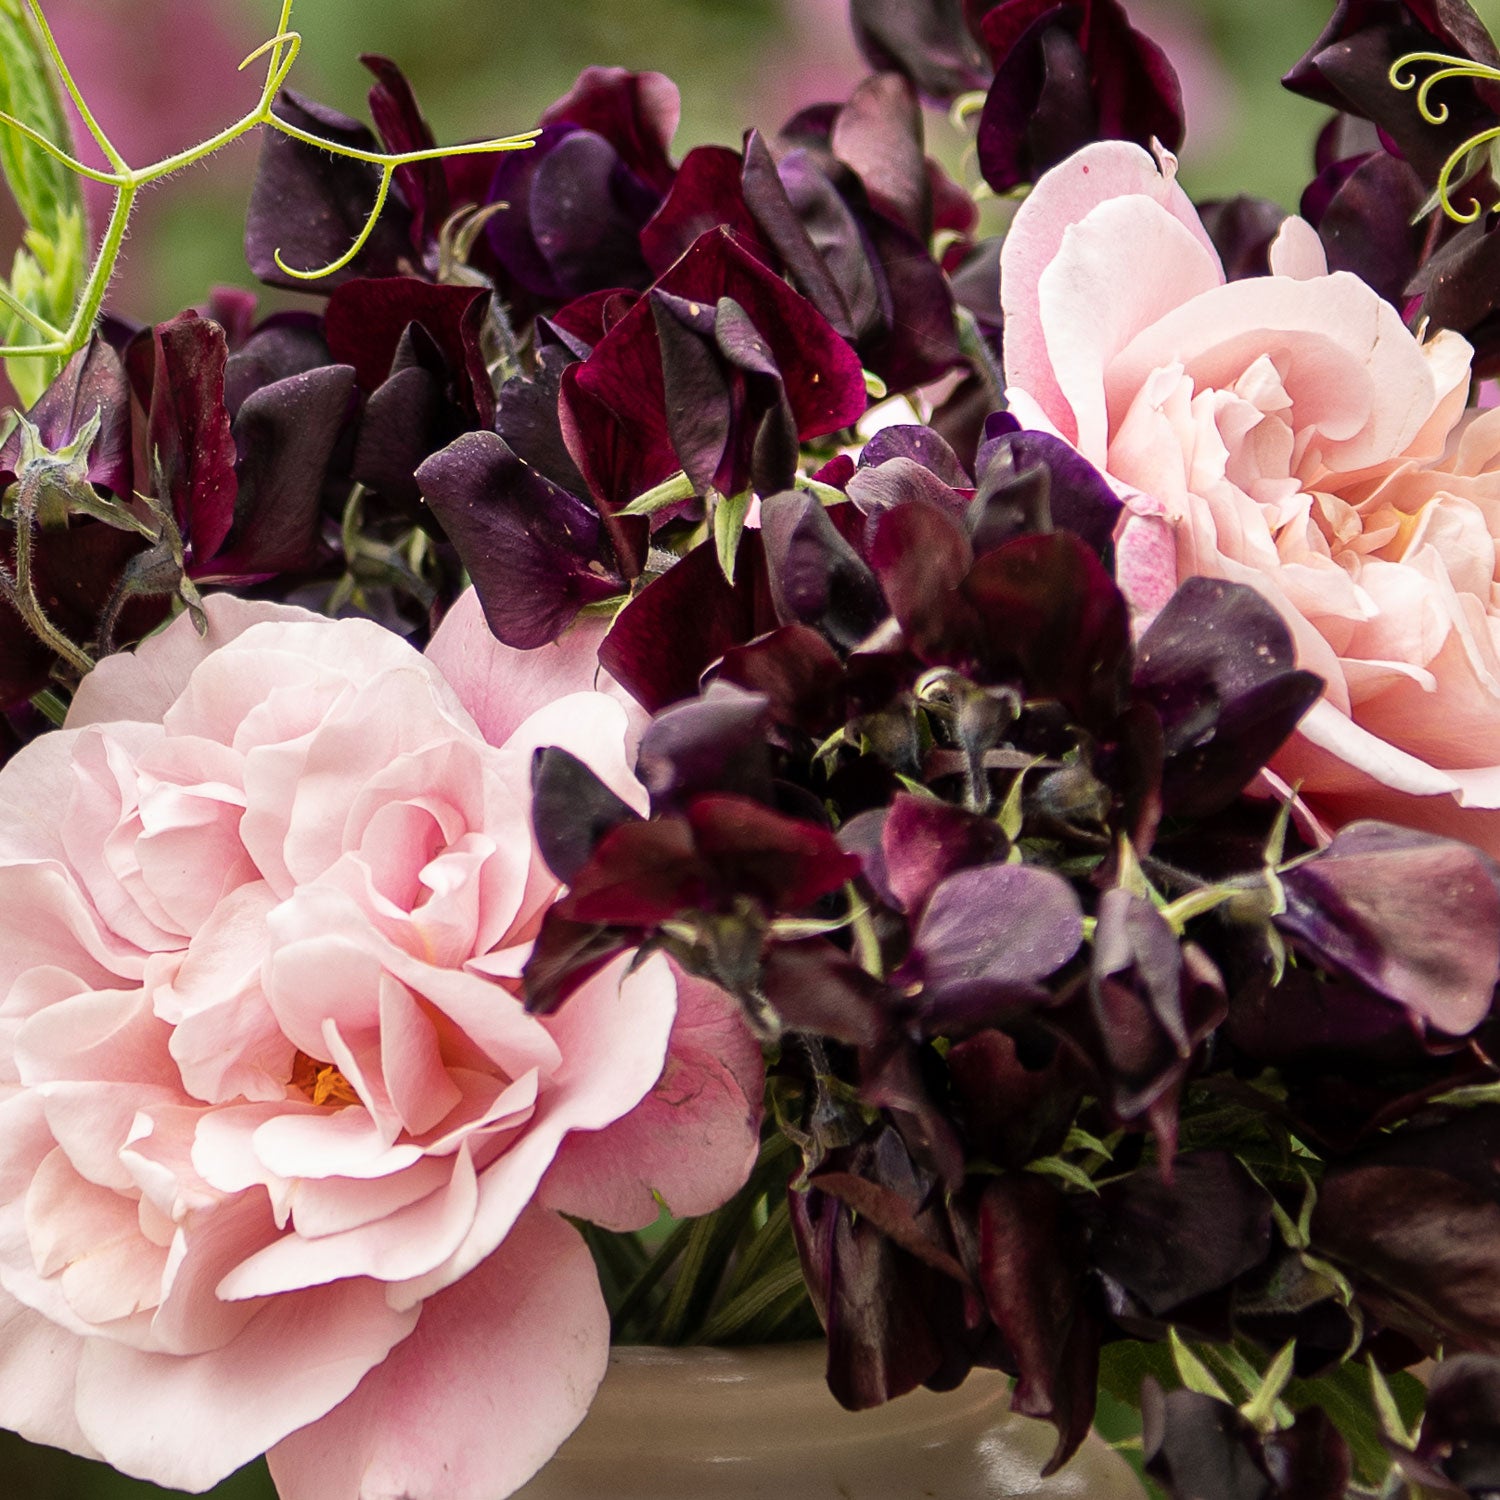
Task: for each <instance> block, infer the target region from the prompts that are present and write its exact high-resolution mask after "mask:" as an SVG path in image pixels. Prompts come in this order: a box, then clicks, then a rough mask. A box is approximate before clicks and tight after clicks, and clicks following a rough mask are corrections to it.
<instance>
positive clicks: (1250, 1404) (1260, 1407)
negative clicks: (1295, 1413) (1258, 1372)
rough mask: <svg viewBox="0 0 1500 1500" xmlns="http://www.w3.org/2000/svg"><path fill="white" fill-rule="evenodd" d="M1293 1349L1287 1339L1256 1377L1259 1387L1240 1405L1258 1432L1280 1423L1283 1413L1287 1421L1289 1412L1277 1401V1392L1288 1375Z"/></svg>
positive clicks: (1241, 1410) (1293, 1353)
mask: <svg viewBox="0 0 1500 1500" xmlns="http://www.w3.org/2000/svg"><path fill="white" fill-rule="evenodd" d="M1296 1352H1297V1341H1296V1340H1295V1339H1288V1340H1287V1341H1286V1343H1284V1344H1283V1345H1282V1346H1281V1348H1280V1350H1279V1351H1278V1352H1277V1355H1276V1358H1275V1359H1273V1360H1272V1361H1271V1363H1270V1364H1269V1365H1268V1366H1267V1367H1266V1373H1265V1374H1264V1375H1262V1376H1261V1378H1260V1389H1259V1390H1257V1391H1256V1393H1255V1394H1254V1395H1253V1396H1252V1397H1251V1398H1250V1399H1249V1400H1248V1401H1247V1402H1246V1403H1245V1404H1244V1405H1243V1406H1242V1407H1241V1408H1240V1413H1241V1415H1242V1416H1244V1418H1245V1420H1246V1421H1248V1422H1249V1423H1250V1425H1251V1426H1252V1427H1254V1428H1255V1429H1256V1430H1257V1431H1259V1432H1270V1431H1273V1430H1274V1429H1275V1428H1277V1427H1279V1426H1281V1425H1282V1422H1283V1416H1284V1417H1285V1418H1286V1420H1287V1421H1290V1417H1291V1413H1290V1412H1288V1411H1287V1410H1286V1408H1285V1407H1284V1406H1283V1405H1282V1402H1281V1393H1282V1392H1283V1391H1284V1390H1285V1389H1286V1386H1287V1382H1288V1381H1289V1380H1290V1379H1291V1378H1292V1361H1293V1359H1294V1357H1295V1355H1296Z"/></svg>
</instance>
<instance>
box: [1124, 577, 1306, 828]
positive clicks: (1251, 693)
mask: <svg viewBox="0 0 1500 1500" xmlns="http://www.w3.org/2000/svg"><path fill="white" fill-rule="evenodd" d="M1295 661H1296V652H1295V650H1294V649H1293V646H1292V638H1291V633H1290V632H1289V631H1288V630H1287V627H1286V624H1285V622H1284V621H1283V620H1282V618H1281V616H1280V615H1279V614H1278V613H1277V612H1276V610H1275V609H1274V608H1273V607H1272V606H1271V605H1270V604H1268V603H1267V602H1266V601H1265V600H1264V599H1263V598H1262V597H1261V596H1260V595H1259V594H1257V593H1255V592H1254V590H1251V589H1241V588H1237V587H1235V586H1233V585H1229V584H1225V583H1223V582H1221V581H1219V580H1216V579H1209V578H1190V579H1188V580H1186V581H1185V582H1184V584H1183V585H1182V587H1181V588H1179V589H1178V590H1177V592H1176V593H1175V594H1173V596H1172V598H1171V599H1170V600H1169V601H1168V602H1167V604H1166V606H1165V607H1164V608H1163V610H1162V612H1161V614H1160V615H1158V616H1157V618H1156V619H1155V620H1154V621H1153V622H1152V624H1151V628H1150V629H1149V630H1148V631H1147V632H1146V634H1145V636H1144V637H1143V638H1142V640H1141V643H1140V647H1139V649H1138V651H1137V655H1136V667H1135V687H1136V691H1137V692H1138V693H1139V694H1140V695H1141V696H1142V697H1143V698H1145V699H1146V701H1148V702H1149V703H1150V704H1151V705H1152V707H1153V708H1155V710H1156V712H1157V715H1158V717H1159V718H1160V719H1161V725H1162V734H1163V751H1164V755H1165V758H1166V768H1165V771H1164V774H1163V779H1162V798H1163V804H1164V807H1165V809H1166V810H1167V811H1168V812H1169V813H1175V814H1180V815H1187V816H1201V815H1202V814H1204V813H1208V812H1212V811H1214V810H1216V809H1217V808H1220V807H1223V806H1225V805H1226V804H1227V803H1228V802H1229V801H1230V800H1231V799H1232V798H1234V797H1235V796H1237V795H1238V794H1239V792H1240V791H1242V790H1243V789H1244V787H1245V785H1246V784H1247V783H1248V782H1249V780H1250V778H1251V777H1252V776H1254V775H1255V773H1256V772H1257V771H1258V770H1259V769H1260V768H1261V766H1263V765H1264V764H1265V763H1266V761H1267V760H1269V759H1270V757H1271V756H1272V755H1274V754H1275V753H1276V751H1277V750H1279V749H1280V748H1281V745H1282V744H1283V743H1284V741H1285V740H1286V738H1287V736H1288V735H1289V734H1291V732H1292V730H1293V729H1294V728H1295V727H1296V725H1297V721H1298V720H1299V719H1301V717H1302V715H1303V714H1305V713H1306V712H1307V710H1308V709H1309V708H1311V707H1312V705H1313V704H1314V703H1315V702H1316V701H1317V699H1318V696H1319V694H1320V693H1321V692H1322V687H1323V684H1322V680H1321V679H1320V678H1318V677H1316V676H1315V675H1314V674H1313V673H1311V672H1304V671H1301V670H1299V669H1298V668H1297V667H1296V666H1295Z"/></svg>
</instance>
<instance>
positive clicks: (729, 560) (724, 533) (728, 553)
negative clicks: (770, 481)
mask: <svg viewBox="0 0 1500 1500" xmlns="http://www.w3.org/2000/svg"><path fill="white" fill-rule="evenodd" d="M749 514H750V491H749V490H742V491H741V492H740V493H739V494H738V495H724V496H722V497H721V498H720V500H719V503H718V504H717V505H715V506H714V546H715V547H716V548H717V549H718V553H719V566H720V567H721V568H722V569H723V570H724V576H725V578H727V579H728V580H729V582H730V583H733V582H734V559H735V557H736V556H737V555H738V553H739V550H740V538H741V537H742V536H743V535H744V533H745V517H746V516H747V515H749Z"/></svg>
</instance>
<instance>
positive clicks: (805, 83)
mask: <svg viewBox="0 0 1500 1500" xmlns="http://www.w3.org/2000/svg"><path fill="white" fill-rule="evenodd" d="M1486 4H1487V5H1488V6H1489V7H1490V9H1491V10H1494V11H1496V12H1500V0H1486ZM47 9H48V14H49V16H51V17H52V19H53V20H54V22H55V24H56V27H57V30H58V33H59V35H60V37H61V39H62V41H63V43H64V46H65V48H66V49H67V51H68V53H69V55H70V57H71V58H73V59H74V61H75V66H76V71H77V73H78V75H79V76H80V79H81V80H82V81H83V83H84V84H85V86H86V87H87V89H88V90H89V93H90V97H91V99H92V100H93V101H94V102H95V105H96V113H97V114H98V115H99V116H100V118H101V120H103V121H104V122H105V124H106V126H107V128H109V129H111V130H112V131H114V132H115V133H116V135H117V138H118V140H119V142H120V144H121V145H122V147H124V149H125V151H126V155H127V157H131V158H132V159H133V160H134V159H138V158H139V159H145V158H148V157H154V156H157V155H161V154H165V153H166V152H168V151H170V150H172V149H174V148H175V147H176V146H179V145H181V144H183V143H184V142H186V141H187V140H189V139H190V138H201V137H202V136H205V135H207V134H209V133H210V132H211V131H212V130H213V128H214V127H215V126H216V125H217V124H220V123H223V122H224V121H225V120H227V119H228V118H230V117H231V116H232V114H233V112H234V110H235V108H236V106H237V105H241V104H243V103H245V102H248V100H249V99H250V98H251V97H253V93H254V87H253V83H252V81H251V78H250V76H248V75H245V76H236V74H235V72H234V67H235V64H236V62H237V61H238V60H239V58H240V57H241V56H243V55H244V54H245V53H247V52H248V51H250V49H251V48H252V47H254V46H256V45H257V44H258V43H259V42H260V41H262V40H263V39H264V37H265V36H266V35H268V34H269V32H270V29H271V27H272V26H273V25H274V23H275V20H276V14H277V6H276V4H275V0H50V3H49V4H48V7H47ZM1130 10H1131V14H1132V17H1133V19H1134V20H1135V22H1136V24H1137V25H1138V26H1140V27H1141V28H1142V29H1143V30H1145V31H1146V32H1147V33H1148V34H1149V35H1151V36H1153V37H1155V38H1156V39H1157V40H1158V41H1159V42H1160V43H1161V44H1162V45H1163V46H1164V47H1166V49H1167V50H1168V52H1169V54H1170V55H1171V56H1172V57H1173V59H1174V61H1175V62H1176V63H1177V65H1178V69H1179V72H1180V74H1181V76H1182V79H1183V86H1184V92H1185V95H1186V100H1187V109H1188V128H1189V136H1188V143H1187V148H1186V150H1185V152H1184V153H1183V179H1184V182H1185V183H1186V185H1187V186H1188V188H1189V190H1190V191H1192V192H1194V193H1195V194H1219V193H1229V192H1235V191H1241V192H1255V193H1262V194H1265V195H1266V196H1269V197H1272V198H1275V199H1277V200H1279V201H1281V202H1282V203H1284V204H1286V205H1287V206H1289V207H1291V206H1295V204H1296V201H1297V197H1298V195H1299V194H1300V192H1301V189H1302V187H1303V185H1304V183H1305V182H1306V180H1307V176H1308V166H1309V162H1310V151H1311V140H1312V136H1313V134H1314V132H1315V130H1316V127H1317V124H1318V122H1319V119H1320V113H1321V112H1320V111H1319V110H1318V109H1317V108H1316V107H1315V106H1313V105H1310V104H1308V103H1306V102H1305V101H1303V100H1300V99H1296V98H1293V97H1292V96H1290V95H1288V94H1286V93H1284V92H1283V91H1282V90H1281V88H1280V87H1279V85H1278V79H1279V77H1280V75H1281V74H1282V72H1283V71H1285V69H1286V68H1287V67H1288V66H1289V65H1290V64H1291V63H1292V62H1293V61H1294V60H1295V59H1296V57H1297V56H1298V55H1300V53H1301V51H1302V50H1303V49H1304V47H1305V46H1306V45H1307V43H1308V42H1309V41H1311V40H1312V38H1313V37H1314V36H1315V35H1316V34H1317V32H1318V30H1319V28H1320V26H1321V25H1322V22H1323V20H1324V19H1325V17H1326V15H1327V13H1328V4H1327V3H1326V0H1146V3H1143V4H1133V5H1131V7H1130ZM295 24H296V26H297V27H298V29H299V30H300V31H301V32H302V33H303V35H304V37H305V39H306V46H305V48H304V51H303V55H302V59H301V61H300V62H299V64H298V68H297V72H296V73H295V75H294V77H293V85H294V86H295V87H297V88H298V89H300V90H301V91H303V92H305V93H309V94H312V95H313V96H315V97H316V98H319V99H321V100H322V101H323V102H325V103H328V104H331V105H334V106H336V107H338V108H340V109H342V110H344V111H345V112H347V113H350V114H358V115H363V113H364V93H365V87H366V83H367V81H368V80H367V75H366V74H365V73H364V70H363V69H362V68H361V67H360V65H359V62H358V54H359V53H360V52H362V51H371V52H382V53H385V54H387V55H389V56H391V57H394V58H396V59H397V60H398V61H399V62H400V63H401V65H402V66H403V67H404V68H405V69H406V70H407V72H408V74H409V75H410V77H411V79H412V81H413V83H414V84H415V86H416V90H417V94H418V97H419V98H420V99H421V101H422V103H423V105H424V107H425V109H426V112H427V114H428V117H429V119H430V120H431V122H432V124H433V127H434V129H435V131H436V132H437V134H438V136H439V138H440V139H443V140H459V139H464V138H473V137H477V136H481V135H494V134H502V133H505V132H509V131H515V130H522V129H526V128H528V127H529V126H530V125H532V124H533V123H534V122H535V119H536V116H537V113H538V111H539V110H541V109H542V108H543V107H544V106H545V105H546V104H548V103H549V102H550V101H551V100H553V99H555V98H556V97H557V96H558V95H559V94H560V93H562V92H563V91H564V90H565V89H566V88H567V87H568V85H569V84H570V83H571V82H572V80H573V78H574V77H575V75H576V74H577V72H578V70H579V69H580V68H581V67H583V66H584V65H585V64H588V63H612V64H620V65H623V66H626V67H631V68H655V69H659V70H660V71H662V72H665V73H667V74H668V75H669V76H671V77H673V78H674V79H675V80H676V81H677V82H678V84H679V85H680V87H681V89H682V93H683V123H682V129H681V131H680V133H679V136H678V149H679V152H681V151H684V150H686V149H687V148H688V147H690V146H693V145H696V144H699V143H701V142H704V141H722V142H726V143H736V144H737V143H738V141H739V138H740V135H741V133H742V131H743V130H744V129H745V128H746V127H747V126H748V125H751V124H755V125H759V126H761V127H762V128H765V129H774V128H775V127H776V126H777V125H779V124H780V122H781V121H782V120H783V119H785V118H786V116H787V115H788V114H790V113H791V111H792V110H793V109H795V108H797V107H799V106H800V105H802V104H806V103H809V102H812V101H813V100H816V99H824V98H837V97H841V96H842V95H843V94H844V93H845V92H846V91H847V89H848V87H849V86H850V84H851V83H852V82H853V81H854V80H855V79H857V78H858V77H859V76H860V73H861V71H862V67H861V64H860V61H859V59H858V56H857V54H856V53H855V50H854V47H853V45H852V43H851V41H850V38H849V35H848V27H847V22H846V0H569V3H566V4H560V5H554V6H548V7H546V8H539V7H536V6H534V5H532V4H530V3H529V0H299V4H298V5H297V9H296V12H295ZM945 137H946V139H945ZM933 146H934V148H935V149H936V150H937V151H938V152H939V153H940V154H942V155H944V156H945V157H948V158H949V159H950V160H954V159H956V156H957V151H958V146H959V141H958V138H957V137H956V136H954V135H953V134H952V133H951V132H950V131H949V129H948V127H947V125H946V123H945V122H943V121H941V120H935V121H934V124H933ZM254 159H255V148H254V145H253V143H249V142H247V143H242V144H241V145H240V146H239V147H237V148H235V149H233V150H231V151H230V152H228V153H226V154H225V156H224V157H221V158H219V159H216V160H215V161H214V162H212V163H210V164H207V165H205V166H201V167H198V168H195V169H193V170H192V171H190V172H189V173H187V174H185V176H184V177H183V178H179V179H175V180H173V181H172V182H171V183H169V184H166V185H163V186H162V187H161V188H159V189H157V190H156V191H155V192H154V194H153V196H151V197H148V198H147V199H146V200H145V201H144V202H143V204H142V206H141V209H140V210H139V212H138V214H137V219H136V225H135V228H134V229H133V232H132V238H131V241H130V244H129V247H128V254H127V257H126V261H125V264H124V268H123V271H122V275H121V279H120V281H119V283H118V284H117V287H116V292H115V297H114V301H115V304H116V306H117V307H118V308H119V310H120V311H122V312H125V313H128V314H130V315H133V316H135V317H140V318H160V317H164V316H167V315H168V314H170V313H172V312H174V311H176V310H177V309H179V308H180V307H182V306H184V305H186V304H191V303H193V302H196V301H199V300H201V299H202V297H203V295H204V293H205V292H206V290H207V289H208V288H209V286H211V285H212V284H213V283H215V282H224V283H246V284H248V279H247V277H246V274H245V270H244V266H243V261H242V257H241V253H240V238H239V225H240V219H241V215H242V212H243V205H244V201H245V193H246V189H247V185H248V182H249V178H250V174H251V172H252V171H253V167H254Z"/></svg>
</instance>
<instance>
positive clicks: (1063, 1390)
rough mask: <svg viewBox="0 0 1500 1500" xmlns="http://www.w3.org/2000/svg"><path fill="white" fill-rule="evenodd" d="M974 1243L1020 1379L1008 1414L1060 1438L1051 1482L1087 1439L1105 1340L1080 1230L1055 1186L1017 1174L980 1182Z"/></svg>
mask: <svg viewBox="0 0 1500 1500" xmlns="http://www.w3.org/2000/svg"><path fill="white" fill-rule="evenodd" d="M971 1233H972V1235H973V1239H974V1242H975V1249H976V1251H977V1280H978V1282H979V1287H980V1291H981V1293H982V1295H983V1297H984V1306H985V1311H986V1312H988V1314H989V1315H990V1318H991V1319H992V1321H993V1323H994V1325H995V1329H996V1331H997V1333H998V1334H999V1337H1000V1339H1001V1341H1002V1343H1003V1345H1004V1347H1005V1350H1006V1355H1007V1358H1006V1361H1005V1368H1007V1369H1009V1370H1012V1371H1013V1372H1014V1373H1015V1375H1016V1377H1017V1378H1016V1387H1015V1391H1014V1393H1013V1394H1012V1396H1011V1409H1012V1410H1013V1411H1018V1412H1020V1413H1021V1414H1022V1415H1023V1416H1028V1417H1038V1418H1041V1419H1042V1420H1044V1421H1048V1422H1051V1423H1052V1424H1053V1426H1054V1427H1056V1428H1057V1446H1056V1447H1055V1448H1054V1449H1053V1452H1052V1456H1051V1458H1050V1459H1049V1460H1048V1461H1047V1463H1046V1465H1045V1466H1044V1467H1043V1469H1042V1473H1043V1475H1047V1474H1052V1473H1055V1472H1056V1471H1057V1470H1058V1469H1060V1468H1061V1467H1062V1466H1063V1464H1065V1463H1066V1462H1067V1461H1068V1459H1070V1458H1071V1457H1072V1456H1073V1454H1074V1453H1075V1452H1076V1451H1077V1449H1078V1446H1079V1444H1080V1443H1082V1442H1083V1440H1084V1438H1085V1437H1087V1436H1088V1432H1089V1428H1090V1427H1091V1426H1092V1425H1093V1420H1094V1403H1095V1401H1096V1399H1097V1389H1098V1380H1099V1340H1100V1332H1101V1330H1100V1325H1099V1320H1098V1318H1097V1316H1096V1314H1095V1311H1094V1308H1093V1305H1092V1302H1093V1299H1092V1296H1091V1293H1090V1288H1089V1285H1088V1264H1089V1255H1088V1247H1087V1244H1086V1242H1085V1237H1084V1233H1083V1230H1082V1228H1081V1226H1080V1225H1079V1222H1078V1219H1077V1217H1076V1216H1075V1215H1074V1214H1073V1213H1072V1212H1071V1211H1070V1206H1069V1204H1068V1202H1067V1200H1066V1198H1065V1197H1064V1195H1063V1194H1062V1193H1061V1192H1059V1191H1058V1189H1057V1188H1055V1187H1054V1186H1053V1185H1052V1184H1051V1183H1049V1182H1046V1181H1044V1180H1043V1179H1042V1178H1041V1177H1038V1176H1034V1175H1031V1174H1029V1173H1025V1172H1013V1173H1007V1174H1005V1175H1004V1176H1001V1177H994V1178H990V1179H989V1180H987V1181H985V1182H984V1186H983V1188H982V1190H981V1191H980V1194H979V1203H978V1209H977V1212H976V1213H975V1215H974V1221H973V1230H972V1231H971Z"/></svg>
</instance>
